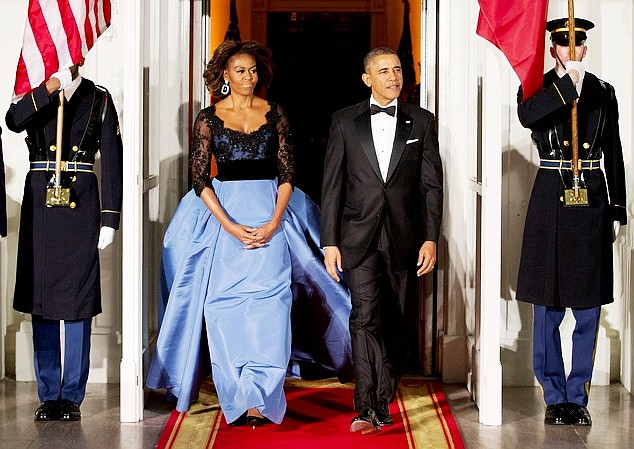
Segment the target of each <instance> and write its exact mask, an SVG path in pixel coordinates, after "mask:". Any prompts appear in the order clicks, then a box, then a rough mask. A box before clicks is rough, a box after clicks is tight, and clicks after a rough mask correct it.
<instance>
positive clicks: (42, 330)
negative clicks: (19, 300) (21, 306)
mask: <svg viewBox="0 0 634 449" xmlns="http://www.w3.org/2000/svg"><path fill="white" fill-rule="evenodd" d="M32 319H33V322H32V324H33V352H34V368H35V378H36V379H37V394H38V396H39V399H40V402H46V401H58V400H64V399H68V400H70V401H73V402H74V403H76V404H81V402H82V401H83V400H84V396H85V395H86V383H87V382H88V372H89V369H90V333H91V322H92V318H85V319H83V320H76V321H64V363H63V365H64V372H63V374H62V355H61V340H60V322H59V320H46V319H43V318H42V317H41V316H38V315H32Z"/></svg>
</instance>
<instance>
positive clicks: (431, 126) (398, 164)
mask: <svg viewBox="0 0 634 449" xmlns="http://www.w3.org/2000/svg"><path fill="white" fill-rule="evenodd" d="M371 126H372V125H371V120H370V102H369V100H365V101H363V102H362V103H359V104H356V105H354V106H350V107H347V108H344V109H341V110H339V111H337V112H336V113H335V114H333V117H332V126H331V128H330V138H329V140H328V147H327V149H326V156H325V161H324V179H323V184H322V197H321V208H322V209H321V210H322V213H321V246H322V247H325V246H337V247H339V248H340V250H341V255H342V262H343V265H344V268H354V267H355V266H356V265H358V264H359V263H360V262H361V260H362V258H363V256H364V255H365V253H366V252H367V250H368V248H369V246H370V244H371V243H372V241H373V238H374V236H375V234H376V232H377V229H378V228H379V226H380V225H381V224H382V222H383V220H387V225H388V226H389V231H390V235H391V236H392V237H391V238H392V241H391V244H392V246H393V249H394V250H395V254H396V257H397V259H398V262H399V264H400V265H401V266H402V267H406V266H408V265H409V264H410V263H415V261H416V258H417V255H418V250H419V249H420V247H421V245H422V244H423V242H425V241H428V240H431V241H434V242H438V237H439V234H440V223H441V219H442V205H443V174H442V163H441V160H440V155H439V152H438V137H437V134H436V130H435V123H434V116H433V114H432V113H431V112H429V111H426V110H424V109H422V108H420V107H417V106H414V105H411V104H408V103H404V102H402V101H400V100H399V102H398V107H397V122H396V133H395V136H394V145H393V148H392V155H391V158H390V163H389V168H388V172H387V179H386V180H385V181H384V180H383V178H382V177H381V172H380V170H379V163H378V159H377V156H376V151H375V148H374V142H373V138H372V127H371Z"/></svg>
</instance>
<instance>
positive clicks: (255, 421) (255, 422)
mask: <svg viewBox="0 0 634 449" xmlns="http://www.w3.org/2000/svg"><path fill="white" fill-rule="evenodd" d="M267 422H270V421H269V420H267V419H266V418H264V417H260V416H247V425H249V426H251V427H253V428H254V429H255V428H256V427H260V426H263V425H264V424H266V423H267Z"/></svg>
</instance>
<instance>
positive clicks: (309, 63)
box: [267, 12, 370, 204]
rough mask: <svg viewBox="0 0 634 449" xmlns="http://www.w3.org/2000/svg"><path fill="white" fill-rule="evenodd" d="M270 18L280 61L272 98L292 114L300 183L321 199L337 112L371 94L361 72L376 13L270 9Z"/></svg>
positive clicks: (269, 33)
mask: <svg viewBox="0 0 634 449" xmlns="http://www.w3.org/2000/svg"><path fill="white" fill-rule="evenodd" d="M267 20H268V22H267V46H268V47H269V48H270V49H271V51H272V52H273V62H274V64H275V67H274V73H275V77H274V79H273V83H272V84H271V86H270V88H269V89H268V94H267V97H268V99H269V100H271V101H274V102H276V103H278V104H280V105H281V106H282V107H283V108H284V109H285V110H286V113H287V115H288V118H289V121H290V125H291V131H292V133H293V142H294V146H295V157H296V166H297V187H299V188H300V189H302V190H303V191H304V192H306V193H307V194H308V195H309V196H310V197H311V199H313V201H315V202H316V203H317V204H319V203H320V192H321V182H322V176H323V161H324V152H325V149H326V144H327V142H328V135H329V133H330V122H331V116H332V113H333V112H335V111H336V110H338V109H340V108H342V107H345V106H349V105H352V104H354V103H358V102H360V101H362V100H363V99H364V98H367V97H368V96H369V89H368V88H367V87H366V86H365V84H363V82H362V81H361V74H362V73H363V58H364V56H365V55H366V53H367V52H368V51H370V13H357V12H270V13H269V14H268V19H267Z"/></svg>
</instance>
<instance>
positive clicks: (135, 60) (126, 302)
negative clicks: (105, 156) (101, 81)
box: [120, 0, 145, 422]
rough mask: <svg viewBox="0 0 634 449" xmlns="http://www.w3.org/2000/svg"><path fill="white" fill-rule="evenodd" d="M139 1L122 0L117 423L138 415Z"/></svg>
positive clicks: (140, 415)
mask: <svg viewBox="0 0 634 449" xmlns="http://www.w3.org/2000/svg"><path fill="white" fill-rule="evenodd" d="M144 3H145V2H144V1H138V0H123V1H122V5H121V8H122V14H121V17H123V19H124V24H123V36H124V42H125V43H126V44H125V46H124V51H123V66H124V85H123V110H124V111H125V113H124V114H123V121H122V138H123V141H124V142H125V148H126V151H125V155H126V157H125V158H124V163H123V192H124V195H123V208H122V242H123V248H125V250H124V254H125V256H124V257H123V261H122V279H121V284H122V289H121V290H122V313H121V317H122V323H121V335H122V342H121V346H122V347H121V374H120V382H121V383H120V406H121V410H120V419H121V422H137V421H140V420H142V419H143V375H142V374H143V371H142V370H143V364H142V318H143V317H142V312H143V307H142V285H143V279H142V263H143V261H142V254H143V216H142V214H143V207H142V206H143V199H142V198H143V182H142V181H143V179H142V174H143V158H142V156H143V89H142V88H143V35H144V33H143V14H142V8H143V6H144Z"/></svg>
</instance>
